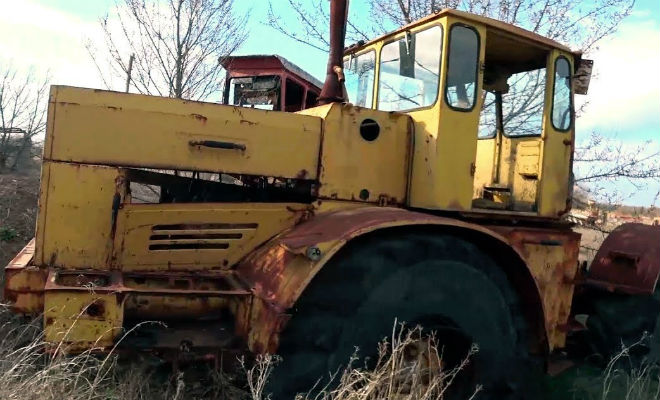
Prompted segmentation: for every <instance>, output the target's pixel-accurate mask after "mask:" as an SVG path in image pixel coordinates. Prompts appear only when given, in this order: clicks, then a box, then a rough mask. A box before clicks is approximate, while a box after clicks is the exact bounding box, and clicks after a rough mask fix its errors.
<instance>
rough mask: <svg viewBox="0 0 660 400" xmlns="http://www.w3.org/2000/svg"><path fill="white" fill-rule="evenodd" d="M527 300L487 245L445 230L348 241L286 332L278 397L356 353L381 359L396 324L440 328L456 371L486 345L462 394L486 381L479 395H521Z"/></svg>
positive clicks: (524, 394) (461, 379)
mask: <svg viewBox="0 0 660 400" xmlns="http://www.w3.org/2000/svg"><path fill="white" fill-rule="evenodd" d="M519 303H520V300H519V298H518V296H517V295H516V293H515V291H514V290H513V289H512V287H511V284H510V282H509V281H508V279H507V277H506V275H505V274H504V273H503V272H502V270H501V268H500V267H499V266H498V265H497V264H496V263H495V262H494V261H493V259H491V258H490V257H489V256H487V255H486V254H484V253H483V252H482V251H480V249H479V247H478V246H476V245H475V244H473V243H470V242H469V241H467V240H465V239H462V238H460V237H456V236H452V235H448V234H445V235H437V234H431V233H428V234H396V233H394V232H392V233H391V234H388V235H383V234H381V235H371V236H368V237H366V238H359V239H356V240H354V241H352V242H350V243H349V244H348V245H347V247H346V248H345V249H344V250H343V251H341V252H340V253H339V254H338V255H337V256H336V257H335V258H334V260H332V261H331V262H330V263H329V264H328V265H326V266H325V267H324V268H323V270H322V271H321V272H320V273H319V274H318V275H317V276H316V277H315V278H314V279H313V281H312V282H311V283H310V285H309V286H308V287H307V289H306V290H305V291H304V292H303V294H302V296H301V297H300V299H299V300H298V302H297V304H296V307H295V310H293V312H292V318H291V320H290V322H289V324H288V326H287V327H286V328H285V330H284V332H283V333H282V335H281V341H280V347H279V351H278V353H279V354H280V356H281V357H282V362H281V364H280V365H278V366H277V367H276V368H275V371H274V375H273V376H272V377H271V379H270V387H269V389H270V391H271V392H272V393H273V395H274V399H276V400H283V399H288V400H290V399H293V398H294V397H295V394H296V393H300V392H306V391H308V390H310V389H311V388H312V386H314V385H315V383H317V381H318V380H319V379H321V382H320V384H318V385H317V387H319V386H320V387H323V385H324V381H323V380H324V379H326V380H327V378H328V376H329V373H331V372H334V371H337V369H338V368H340V367H341V366H345V365H346V364H347V363H348V361H349V358H350V356H351V355H352V353H353V352H354V351H355V349H356V348H357V349H359V350H358V355H359V356H360V357H361V358H365V357H371V359H372V360H373V358H374V357H375V356H376V355H377V351H376V350H377V344H378V342H379V341H380V340H382V339H383V338H385V337H389V336H390V335H391V334H392V330H393V324H394V321H395V320H397V321H398V322H406V324H407V326H409V327H412V326H415V325H417V324H419V325H421V326H422V327H423V329H424V330H425V332H431V331H433V332H435V334H436V337H437V339H438V341H439V347H441V348H440V350H441V351H442V360H441V361H442V365H443V366H444V367H445V368H453V366H455V365H458V363H459V362H460V361H461V360H462V359H463V358H464V357H465V356H466V355H467V353H468V351H469V349H470V347H471V345H472V343H475V344H477V345H478V348H479V351H478V353H477V354H476V355H474V356H473V357H472V359H471V360H470V363H469V365H468V367H467V368H466V369H465V371H463V372H461V374H460V375H459V376H458V378H457V379H456V380H455V381H454V386H455V387H453V388H452V389H451V391H452V393H453V394H454V395H455V396H456V398H461V397H462V398H468V397H469V394H470V393H472V392H473V391H474V388H475V386H476V385H482V386H483V391H482V393H481V394H480V395H479V398H480V399H501V400H503V399H523V398H533V397H534V396H533V395H529V393H530V387H531V386H534V385H533V384H532V382H533V381H534V379H528V378H530V375H531V374H532V373H533V372H534V371H536V370H537V368H536V367H537V366H538V365H537V364H538V363H536V362H534V360H533V358H532V357H531V356H530V354H529V352H528V346H527V344H528V343H529V341H528V340H529V338H528V327H527V324H526V321H525V319H524V317H523V315H522V313H521V311H520V304H519Z"/></svg>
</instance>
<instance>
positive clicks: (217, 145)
mask: <svg viewBox="0 0 660 400" xmlns="http://www.w3.org/2000/svg"><path fill="white" fill-rule="evenodd" d="M188 144H189V145H190V146H201V147H210V148H213V149H226V150H241V151H245V149H246V148H247V147H246V146H245V145H244V144H242V143H234V142H221V141H218V140H191V141H189V142H188Z"/></svg>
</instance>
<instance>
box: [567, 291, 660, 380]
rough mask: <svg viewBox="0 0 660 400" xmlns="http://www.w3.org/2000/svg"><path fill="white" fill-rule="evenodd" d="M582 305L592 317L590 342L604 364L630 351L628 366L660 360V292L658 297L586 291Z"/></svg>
mask: <svg viewBox="0 0 660 400" xmlns="http://www.w3.org/2000/svg"><path fill="white" fill-rule="evenodd" d="M578 301H579V303H580V304H581V305H582V307H581V308H582V310H583V312H584V313H585V314H587V315H588V319H587V320H586V327H587V331H586V332H584V334H583V336H586V337H583V338H581V339H582V343H584V342H586V344H587V346H584V345H583V347H587V348H588V349H589V351H590V353H591V354H588V356H592V357H591V358H592V359H593V355H598V356H599V358H600V361H601V362H602V363H603V364H607V363H608V362H609V361H610V360H611V359H612V358H614V357H616V356H617V355H618V354H619V353H621V352H622V351H624V349H626V353H627V354H628V357H625V360H624V361H625V362H624V363H623V364H624V365H626V366H630V367H635V366H637V365H639V364H640V363H642V362H652V363H657V362H658V361H660V356H659V355H660V348H659V347H660V339H659V338H660V289H656V291H655V294H654V295H645V294H639V295H631V294H624V293H610V292H607V291H603V290H588V291H585V292H584V293H583V294H582V296H580V299H578Z"/></svg>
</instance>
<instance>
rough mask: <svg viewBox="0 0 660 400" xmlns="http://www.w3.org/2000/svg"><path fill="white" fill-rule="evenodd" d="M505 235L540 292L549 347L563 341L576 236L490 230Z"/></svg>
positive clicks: (556, 232) (562, 232)
mask: <svg viewBox="0 0 660 400" xmlns="http://www.w3.org/2000/svg"><path fill="white" fill-rule="evenodd" d="M490 228H491V229H493V230H494V231H496V232H498V233H500V234H501V235H503V236H505V237H506V238H507V240H508V242H509V243H511V245H512V246H514V247H515V248H516V249H517V250H518V251H519V252H520V253H521V254H522V255H523V257H524V260H525V262H526V264H527V266H528V268H529V270H530V271H531V273H532V275H533V276H534V279H535V281H536V283H537V285H538V288H539V290H540V294H541V298H542V300H543V304H544V309H545V314H544V317H545V324H546V329H547V330H548V341H549V344H550V346H551V348H560V347H563V346H564V345H565V342H566V329H564V328H565V326H566V323H567V322H568V318H569V315H570V312H571V304H572V299H573V290H574V288H575V284H574V282H575V275H576V273H577V265H578V259H577V258H578V253H579V246H580V234H578V233H575V232H573V231H571V230H568V229H563V230H561V229H541V228H525V227H501V226H492V227H490Z"/></svg>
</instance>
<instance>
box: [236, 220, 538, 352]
mask: <svg viewBox="0 0 660 400" xmlns="http://www.w3.org/2000/svg"><path fill="white" fill-rule="evenodd" d="M413 225H438V226H449V227H452V228H459V229H464V230H465V231H470V232H473V233H474V234H479V235H483V237H484V238H486V239H485V240H494V241H498V242H499V243H501V244H502V245H504V246H507V239H506V238H505V237H503V236H501V235H499V234H498V233H495V232H494V231H492V230H489V229H487V228H485V227H482V226H479V225H474V224H470V223H467V222H462V221H458V220H455V219H450V218H442V217H437V216H433V215H429V214H423V213H417V212H411V211H408V210H404V209H400V208H389V207H364V208H357V209H350V210H340V211H335V212H329V213H326V214H319V215H317V216H315V217H313V218H312V219H310V220H309V221H307V222H305V223H302V224H300V225H298V226H296V227H295V228H294V229H291V230H290V231H288V232H285V233H284V234H282V235H280V236H278V237H276V238H275V239H273V240H272V241H270V242H268V243H267V244H266V245H265V246H262V247H261V248H259V249H257V251H255V252H254V253H252V254H250V255H249V256H248V257H247V258H246V259H244V260H243V261H242V262H241V263H239V265H238V267H237V275H238V276H239V277H240V278H241V279H242V280H243V281H244V282H245V283H246V285H247V286H248V287H250V288H251V290H252V292H253V293H254V295H255V298H254V299H253V310H252V317H251V320H250V321H251V322H250V327H249V328H250V329H249V337H248V345H249V347H250V349H251V350H253V351H256V352H273V351H275V350H276V349H277V345H278V341H279V332H280V331H281V329H283V327H284V325H285V324H286V321H287V319H288V315H287V310H288V309H290V308H291V307H293V306H294V305H295V302H296V300H297V299H298V297H299V296H300V295H301V294H302V292H303V290H304V289H305V287H306V286H307V284H308V283H309V282H310V281H311V280H312V279H313V278H314V276H315V275H316V274H317V273H318V271H319V270H320V269H321V268H322V267H323V265H325V263H327V262H328V261H329V260H330V258H331V257H332V256H333V255H334V254H335V253H336V252H337V251H339V249H341V247H342V246H343V245H344V244H345V243H346V242H348V241H349V240H351V239H352V238H355V237H357V236H360V235H362V234H365V233H367V232H371V231H375V230H378V229H382V228H391V227H397V226H413ZM511 253H512V254H514V255H515V254H516V250H515V249H511ZM517 257H518V259H520V260H522V259H523V257H522V255H521V254H519V255H518V256H517ZM511 262H513V261H511ZM524 274H527V276H528V283H529V284H530V286H531V287H536V286H535V283H534V281H533V279H532V277H531V275H530V274H529V272H526V271H524V270H523V271H522V273H521V276H522V275H524ZM529 290H530V291H532V290H533V289H529ZM532 294H533V296H530V297H529V298H532V299H533V298H536V299H538V292H536V293H532ZM531 306H532V307H537V310H536V317H535V319H536V320H540V321H541V325H542V321H543V314H544V313H543V304H541V302H540V300H538V301H537V304H533V305H531ZM533 325H534V326H536V324H533ZM541 329H543V327H541ZM541 335H544V333H541ZM541 342H543V343H545V341H544V340H541ZM546 346H547V345H546Z"/></svg>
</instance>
